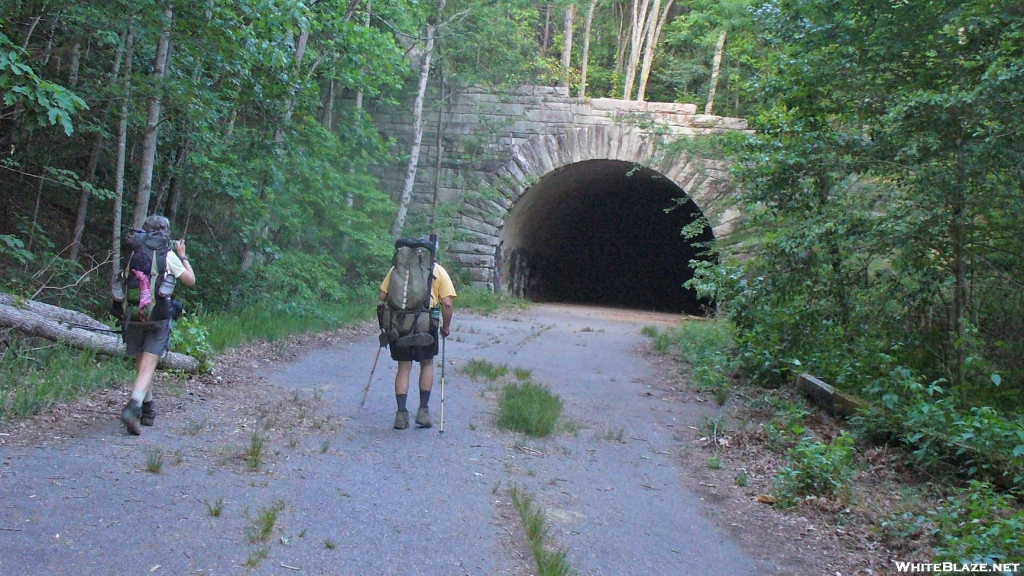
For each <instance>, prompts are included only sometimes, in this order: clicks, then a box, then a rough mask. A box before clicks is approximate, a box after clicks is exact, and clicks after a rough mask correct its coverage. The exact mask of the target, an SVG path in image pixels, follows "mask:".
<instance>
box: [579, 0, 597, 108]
mask: <svg viewBox="0 0 1024 576" xmlns="http://www.w3.org/2000/svg"><path fill="white" fill-rule="evenodd" d="M596 7H597V0H590V9H589V10H587V20H586V23H585V24H584V26H583V55H582V59H581V61H580V96H579V97H580V99H581V100H582V99H583V98H586V97H587V61H588V60H589V59H590V27H591V26H592V25H593V23H594V9H595V8H596Z"/></svg>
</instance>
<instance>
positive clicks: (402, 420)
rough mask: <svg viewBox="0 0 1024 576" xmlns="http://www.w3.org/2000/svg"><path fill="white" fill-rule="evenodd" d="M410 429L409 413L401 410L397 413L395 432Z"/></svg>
mask: <svg viewBox="0 0 1024 576" xmlns="http://www.w3.org/2000/svg"><path fill="white" fill-rule="evenodd" d="M408 427H409V411H408V410H399V411H398V412H395V430H405V429H406V428H408Z"/></svg>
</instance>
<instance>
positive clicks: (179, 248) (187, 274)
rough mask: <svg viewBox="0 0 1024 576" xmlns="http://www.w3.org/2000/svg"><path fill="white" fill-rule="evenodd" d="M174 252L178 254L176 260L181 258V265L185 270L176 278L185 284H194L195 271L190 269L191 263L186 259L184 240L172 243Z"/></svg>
mask: <svg viewBox="0 0 1024 576" xmlns="http://www.w3.org/2000/svg"><path fill="white" fill-rule="evenodd" d="M174 253H175V254H177V255H178V260H181V263H182V265H183V266H185V271H184V272H182V273H181V276H178V280H180V281H181V283H182V284H184V285H185V286H194V285H195V283H196V273H195V272H194V271H193V270H192V263H191V262H189V261H188V256H186V255H185V240H178V241H177V242H176V243H175V244H174Z"/></svg>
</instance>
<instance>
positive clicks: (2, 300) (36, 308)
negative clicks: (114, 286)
mask: <svg viewBox="0 0 1024 576" xmlns="http://www.w3.org/2000/svg"><path fill="white" fill-rule="evenodd" d="M0 304H4V305H7V306H12V307H14V308H21V309H23V310H30V311H32V312H35V313H36V314H39V315H40V316H44V317H46V318H49V319H51V320H56V321H58V322H70V323H71V324H81V325H82V326H88V327H90V328H97V329H102V328H106V327H107V326H106V325H105V324H103V323H102V322H100V321H99V320H96V319H95V318H93V317H92V316H89V315H88V314H82V313H81V312H76V311H74V310H68V309H67V308H61V307H60V306H53V305H51V304H44V303H42V302H36V301H35V300H29V299H27V298H17V297H15V296H11V295H10V294H4V293H2V292H0Z"/></svg>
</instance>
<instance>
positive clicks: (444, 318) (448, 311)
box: [441, 296, 455, 338]
mask: <svg viewBox="0 0 1024 576" xmlns="http://www.w3.org/2000/svg"><path fill="white" fill-rule="evenodd" d="M454 311H455V299H454V298H452V297H451V296H445V297H444V298H441V336H444V337H445V338H447V337H448V334H451V331H452V329H451V326H452V313H453V312H454Z"/></svg>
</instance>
